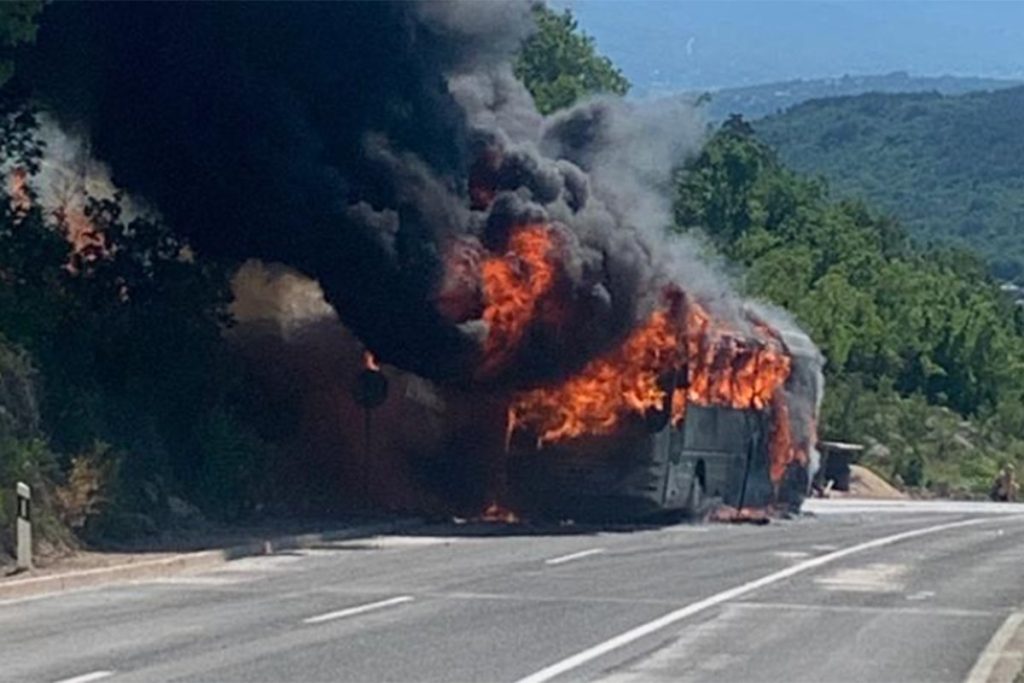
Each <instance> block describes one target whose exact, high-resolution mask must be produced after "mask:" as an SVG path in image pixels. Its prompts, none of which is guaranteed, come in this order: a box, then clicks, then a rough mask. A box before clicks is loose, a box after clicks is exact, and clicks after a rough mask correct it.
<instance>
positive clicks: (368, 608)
mask: <svg viewBox="0 0 1024 683" xmlns="http://www.w3.org/2000/svg"><path fill="white" fill-rule="evenodd" d="M412 600H413V597H412V596H411V595H399V596H398V597H397V598H388V599H387V600H380V601H378V602H370V603H367V604H365V605H359V606H357V607H349V608H347V609H340V610H338V611H337V612H327V613H326V614H318V615H317V616H315V617H309V618H307V619H303V620H302V623H303V624H320V623H323V622H325V621H331V620H333V619H344V618H345V617H352V616H355V615H357V614H363V613H364V612H372V611H373V610H375V609H382V608H384V607H391V606H392V605H400V604H402V603H403V602H412Z"/></svg>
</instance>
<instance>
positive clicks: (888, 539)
mask: <svg viewBox="0 0 1024 683" xmlns="http://www.w3.org/2000/svg"><path fill="white" fill-rule="evenodd" d="M1007 519H1008V518H1007V517H985V518H981V519H968V520H963V521H960V522H949V523H946V524H937V525H935V526H929V527H924V528H921V529H914V530H911V531H904V532H902V533H898V534H893V535H891V536H883V537H882V538H876V539H874V540H873V541H865V542H864V543H858V544H857V545H852V546H849V547H847V548H842V549H840V550H836V551H835V552H831V553H828V554H827V555H819V556H817V557H813V558H811V559H809V560H805V561H804V562H799V563H797V564H794V565H792V566H790V567H787V568H785V569H782V570H780V571H777V572H773V573H771V574H768V575H766V576H762V577H761V578H759V579H755V580H753V581H749V582H747V583H744V584H742V585H739V586H736V587H734V588H730V589H729V590H726V591H722V592H721V593H716V594H715V595H712V596H710V597H707V598H704V599H703V600H699V601H697V602H694V603H691V604H689V605H686V606H685V607H681V608H679V609H677V610H675V611H673V612H669V613H668V614H666V615H664V616H662V617H659V618H657V619H655V620H653V621H649V622H647V623H646V624H641V625H640V626H637V627H636V628H633V629H630V630H629V631H626V632H625V633H621V634H619V635H617V636H615V637H614V638H611V639H610V640H606V641H604V642H603V643H598V644H597V645H595V646H593V647H591V648H588V649H586V650H583V651H582V652H579V653H577V654H575V655H573V656H571V657H567V658H566V659H563V660H562V661H560V662H555V663H554V664H552V665H551V666H547V667H545V668H543V669H541V670H540V671H538V672H536V673H534V674H531V675H529V676H527V677H526V678H521V679H519V681H517V683H544V682H545V681H550V680H551V679H553V678H555V677H556V676H560V675H562V674H564V673H566V672H567V671H572V670H573V669H575V668H577V667H580V666H582V665H584V664H586V663H587V662H590V661H592V660H594V659H597V658H598V657H601V656H603V655H606V654H608V653H609V652H612V651H614V650H617V649H619V648H621V647H625V646H626V645H629V644H630V643H632V642H634V641H637V640H640V639H641V638H643V637H644V636H648V635H650V634H652V633H655V632H657V631H660V630H661V629H663V628H666V627H668V626H671V625H672V624H674V623H676V622H678V621H682V620H683V619H686V618H688V617H692V616H693V615H695V614H698V613H700V612H703V611H705V610H707V609H710V608H712V607H715V606H717V605H720V604H722V603H723V602H728V601H729V600H733V599H735V598H738V597H740V596H741V595H746V594H747V593H751V592H753V591H755V590H757V589H759V588H764V587H765V586H768V585H771V584H773V583H778V582H779V581H782V580H784V579H788V578H790V577H791V576H795V575H797V574H801V573H803V572H806V571H808V570H811V569H816V568H818V567H821V566H823V565H826V564H829V563H830V562H834V561H836V560H840V559H842V558H844V557H848V556H850V555H854V554H856V553H860V552H864V551H865V550H873V549H875V548H881V547H883V546H886V545H890V544H892V543H898V542H900V541H905V540H907V539H910V538H917V537H918V536H925V535H927V534H934V533H938V532H940V531H947V530H949V529H959V528H961V527H967V526H975V525H977V524H987V523H991V522H1004V523H1005V522H1006V521H1007ZM1013 519H1024V517H1019V516H1018V517H1014V518H1013Z"/></svg>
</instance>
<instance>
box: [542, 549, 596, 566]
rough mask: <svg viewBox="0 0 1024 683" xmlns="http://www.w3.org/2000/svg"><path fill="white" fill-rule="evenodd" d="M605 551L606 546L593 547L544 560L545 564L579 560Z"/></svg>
mask: <svg viewBox="0 0 1024 683" xmlns="http://www.w3.org/2000/svg"><path fill="white" fill-rule="evenodd" d="M603 552H604V548H591V549H590V550H581V551H579V552H578V553H572V554H570V555H562V556H561V557H552V558H551V559H550V560H544V564H564V563H566V562H572V561H573V560H578V559H580V558H582V557H590V556H591V555H598V554H600V553H603Z"/></svg>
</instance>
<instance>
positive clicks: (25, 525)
mask: <svg viewBox="0 0 1024 683" xmlns="http://www.w3.org/2000/svg"><path fill="white" fill-rule="evenodd" d="M17 491H18V521H17V537H18V569H19V570H27V569H31V568H32V489H31V488H29V486H28V484H25V483H24V482H20V481H19V482H18V486H17Z"/></svg>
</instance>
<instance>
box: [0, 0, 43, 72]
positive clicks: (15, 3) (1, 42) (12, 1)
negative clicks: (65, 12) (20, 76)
mask: <svg viewBox="0 0 1024 683" xmlns="http://www.w3.org/2000/svg"><path fill="white" fill-rule="evenodd" d="M42 9H43V1H42V0H7V2H2V3H0V86H2V85H3V84H4V83H6V82H7V81H8V80H10V78H11V76H12V75H14V57H13V51H14V48H15V47H17V46H18V45H20V44H22V43H30V42H32V41H34V40H35V38H36V17H37V16H38V15H39V12H40V11H41V10H42Z"/></svg>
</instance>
